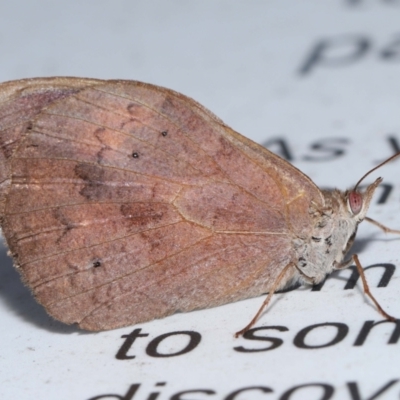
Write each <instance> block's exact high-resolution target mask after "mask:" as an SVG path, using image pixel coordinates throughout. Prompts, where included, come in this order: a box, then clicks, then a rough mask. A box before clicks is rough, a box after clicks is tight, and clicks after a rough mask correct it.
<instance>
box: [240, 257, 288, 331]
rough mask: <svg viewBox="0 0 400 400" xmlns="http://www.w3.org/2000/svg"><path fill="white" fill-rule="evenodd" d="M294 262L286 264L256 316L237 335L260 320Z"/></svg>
mask: <svg viewBox="0 0 400 400" xmlns="http://www.w3.org/2000/svg"><path fill="white" fill-rule="evenodd" d="M293 266H294V264H293V263H289V264H288V265H286V267H285V268H284V269H283V270H282V271H281V273H280V274H279V275H278V277H277V278H276V280H275V282H274V284H273V285H272V288H271V289H270V291H269V292H268V295H267V297H266V299H265V300H264V302H263V303H262V304H261V307H260V308H259V310H258V311H257V314H256V315H255V316H254V318H253V319H252V320H251V321H250V323H249V324H247V325H246V326H245V327H244V328H243V329H242V330H240V331H238V332H236V333H235V337H236V338H237V337H239V336H240V335H243V333H245V332H247V331H248V330H249V329H250V328H251V327H252V326H253V325H254V324H255V323H256V322H257V320H258V318H259V316H260V315H261V313H262V312H263V310H264V309H265V307H267V306H268V304H269V302H270V301H271V298H272V295H273V294H274V293H275V292H276V291H277V290H278V288H279V286H280V285H281V283H282V280H283V278H284V277H285V275H286V272H287V271H288V270H289V268H291V267H293Z"/></svg>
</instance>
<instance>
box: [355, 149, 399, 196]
mask: <svg viewBox="0 0 400 400" xmlns="http://www.w3.org/2000/svg"><path fill="white" fill-rule="evenodd" d="M398 156H400V151H399V152H398V153H396V154H394V155H393V156H391V157H389V158H388V159H387V160H385V161H383V162H381V163H380V164H378V165H377V166H376V167H374V168H372V169H370V170H369V171H368V172H367V173H366V174H364V175H363V176H362V177H361V179H360V180H359V181H358V182H357V183H356V185H355V186H354V189H353V190H356V189H357V187H358V185H359V184H360V183H361V182H362V181H363V180H364V179H365V178H366V177H367V176H368V175H369V174H370V173H372V172H374V171H375V170H377V169H378V168H380V167H382V166H383V165H385V164H387V163H388V162H390V161H392V160H393V159H394V158H396V157H398Z"/></svg>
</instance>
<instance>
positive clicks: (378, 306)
mask: <svg viewBox="0 0 400 400" xmlns="http://www.w3.org/2000/svg"><path fill="white" fill-rule="evenodd" d="M352 261H354V263H355V264H356V268H357V271H358V273H359V275H360V277H361V281H362V284H363V288H364V293H365V294H366V295H367V296H368V297H369V298H370V299H371V300H372V301H373V302H374V304H375V306H376V308H377V309H378V311H379V312H380V313H381V314H382V315H383V316H384V317H385V318H386V319H388V320H389V321H392V322H394V321H396V318H394V317H392V316H391V315H389V314H388V313H387V312H386V311H384V310H383V308H382V307H381V305H380V304H379V303H378V301H377V300H376V299H375V297H374V296H373V295H372V293H371V291H370V290H369V286H368V282H367V279H366V278H365V274H364V270H363V267H362V266H361V263H360V260H359V259H358V256H357V254H353V256H352V257H351V259H350V260H348V261H345V262H344V263H343V264H340V265H339V266H338V267H337V268H335V269H344V268H347V267H348V266H349V265H350V264H351V262H352Z"/></svg>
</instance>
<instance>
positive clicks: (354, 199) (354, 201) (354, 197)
mask: <svg viewBox="0 0 400 400" xmlns="http://www.w3.org/2000/svg"><path fill="white" fill-rule="evenodd" d="M349 205H350V209H351V212H352V213H353V214H354V215H357V214H359V213H360V211H361V209H362V206H363V197H362V195H361V194H360V193H358V192H350V194H349Z"/></svg>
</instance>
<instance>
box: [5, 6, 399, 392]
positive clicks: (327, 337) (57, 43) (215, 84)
mask: <svg viewBox="0 0 400 400" xmlns="http://www.w3.org/2000/svg"><path fill="white" fill-rule="evenodd" d="M1 9H2V11H1V13H0V22H1V23H0V32H1V38H2V40H1V41H0V51H1V54H2V60H1V69H0V80H1V81H6V80H11V79H20V78H26V77H34V76H50V75H69V76H71V75H74V76H88V77H94V78H104V79H116V78H124V79H134V80H141V81H145V82H150V83H154V84H158V85H162V86H166V87H169V88H172V89H174V90H177V91H179V92H182V93H184V94H186V95H188V96H191V97H193V98H194V99H196V100H197V101H199V102H200V103H202V104H203V105H204V106H206V107H207V108H209V109H210V110H211V111H213V112H214V113H215V114H216V115H218V116H219V117H220V118H221V119H223V120H224V121H225V122H226V123H227V124H228V125H230V126H231V127H232V128H234V129H235V130H237V131H238V132H240V133H242V134H243V135H245V136H247V137H249V138H251V139H253V140H255V141H257V142H259V143H263V144H265V145H267V146H268V147H269V148H270V149H271V150H272V151H275V152H277V153H278V154H279V155H281V156H284V157H286V158H287V159H289V160H290V161H291V162H293V163H294V164H295V165H296V166H297V167H298V168H299V169H301V170H302V171H303V172H304V173H306V174H307V175H309V176H310V177H311V179H313V180H314V182H316V184H317V185H319V186H320V187H324V188H332V187H338V188H341V189H347V188H349V187H351V185H354V184H355V182H356V181H357V180H358V179H359V178H360V177H361V176H362V175H363V174H364V173H365V172H366V171H367V170H369V169H371V168H372V167H373V166H375V165H376V164H377V163H379V162H381V161H383V160H384V159H385V158H387V157H389V156H390V155H392V154H393V153H394V152H396V151H398V150H400V113H399V106H400V80H399V71H400V63H399V60H400V46H399V43H400V31H399V24H398V22H399V20H400V1H394V0H393V1H384V0H381V1H379V0H347V1H345V0H336V1H334V0H330V1H323V2H322V1H319V0H308V1H302V2H298V1H295V0H273V1H268V2H262V1H255V2H238V1H231V0H226V1H220V0H206V1H201V2H184V1H169V2H165V1H137V2H124V1H112V2H111V1H103V0H99V1H96V2H79V1H75V0H72V1H69V2H66V3H60V2H53V3H51V2H47V1H36V2H29V1H28V0H25V1H23V0H17V1H13V2H8V3H6V4H4V5H2V7H1ZM399 171H400V160H398V161H394V162H392V163H391V164H390V165H386V166H385V167H383V168H382V169H381V170H380V171H379V172H377V173H374V174H373V176H371V177H370V178H368V182H372V180H373V179H374V178H376V177H377V176H382V177H384V185H382V187H381V188H379V189H378V191H377V194H376V196H375V198H374V200H373V203H372V205H371V208H370V212H369V216H370V217H371V218H374V219H376V220H378V221H379V222H381V223H383V224H385V225H388V226H390V227H393V228H396V227H397V228H398V229H399V228H400V202H399V199H400V185H399ZM399 249H400V238H399V237H396V236H394V235H385V234H384V233H382V232H381V231H380V230H379V229H378V228H377V227H374V226H373V225H371V224H368V223H366V222H364V223H363V224H362V225H361V226H360V228H359V232H358V236H357V240H356V243H355V245H354V248H353V250H354V252H357V253H358V254H359V257H360V261H361V263H362V265H363V266H364V267H369V266H376V265H377V266H378V267H376V268H371V269H368V270H367V272H366V276H367V279H368V282H369V284H370V287H371V290H372V292H373V293H374V295H375V296H376V298H377V299H378V301H379V302H380V303H381V305H382V306H383V307H384V309H385V310H386V311H387V312H389V313H390V314H392V315H394V316H395V317H398V318H400V302H399V297H400V279H399V278H400V271H399V268H400V259H399ZM0 263H1V264H0V321H1V327H2V328H1V332H0V343H1V344H2V346H1V352H0V393H1V398H2V399H7V400H8V399H19V400H24V399H33V398H41V399H68V400H70V399H82V400H89V399H92V400H94V399H106V400H109V399H123V400H128V399H134V400H149V399H150V400H155V399H157V400H167V399H170V400H178V399H180V400H203V399H224V400H232V399H234V400H245V399H247V400H248V399H250V400H259V399H260V400H261V399H271V400H278V399H279V400H288V399H289V400H322V399H325V400H328V399H333V400H336V399H349V400H359V399H379V400H383V399H398V398H399V396H400V368H399V357H400V347H399V346H400V344H399V342H398V341H399V336H400V324H399V325H397V326H396V324H394V323H389V322H383V323H381V324H379V325H374V323H376V322H381V321H384V320H383V318H382V317H381V315H380V314H379V313H378V312H377V310H376V308H375V307H374V306H373V305H372V304H371V302H370V301H369V300H367V299H366V297H365V296H364V295H363V292H362V287H361V283H360V282H358V283H357V285H356V286H355V288H348V289H346V290H345V289H344V288H345V287H346V286H347V287H351V286H352V284H351V282H349V277H350V276H351V274H352V271H351V270H346V271H342V272H341V273H340V274H339V275H336V276H335V277H332V278H329V279H328V280H327V282H326V283H325V285H323V287H322V288H320V290H311V289H310V288H309V287H305V288H300V289H297V290H295V291H291V292H288V293H284V294H278V295H276V296H274V299H273V302H272V305H271V307H269V309H268V310H267V312H266V313H264V314H263V316H262V317H261V318H260V320H259V321H258V322H257V324H256V328H259V329H258V330H256V331H254V336H253V338H248V339H245V338H239V339H235V338H234V337H233V333H234V332H235V331H237V330H238V329H241V328H242V327H243V326H244V325H246V324H247V323H248V322H249V320H250V319H251V318H252V317H253V315H254V314H255V312H256V311H257V309H258V307H259V306H260V304H261V303H262V301H263V298H261V297H260V298H255V299H250V300H245V301H242V302H238V303H234V304H229V305H226V306H223V307H218V308H214V309H209V310H200V311H196V312H191V313H187V314H182V313H181V314H175V315H173V316H171V317H168V318H165V319H162V320H157V321H152V322H148V323H144V324H140V325H138V326H131V327H126V328H123V329H118V330H113V331H108V332H101V333H87V332H83V331H80V330H78V329H76V328H74V327H69V326H65V325H63V324H61V323H58V322H56V321H54V320H52V319H51V318H50V317H48V316H47V315H46V313H45V311H44V310H43V308H42V307H41V306H39V305H38V304H37V303H36V302H35V301H34V299H33V297H32V296H31V295H30V293H29V290H28V289H27V288H25V287H24V286H23V284H22V283H21V281H20V279H19V275H18V273H17V272H16V271H15V270H14V269H13V267H12V262H11V260H10V258H8V257H7V255H6V250H2V252H1V258H0ZM385 271H386V272H385ZM378 286H380V287H378ZM251 339H253V340H251Z"/></svg>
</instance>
